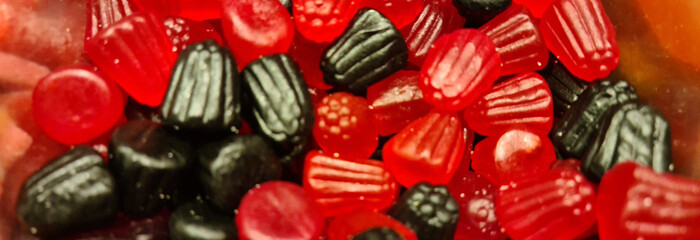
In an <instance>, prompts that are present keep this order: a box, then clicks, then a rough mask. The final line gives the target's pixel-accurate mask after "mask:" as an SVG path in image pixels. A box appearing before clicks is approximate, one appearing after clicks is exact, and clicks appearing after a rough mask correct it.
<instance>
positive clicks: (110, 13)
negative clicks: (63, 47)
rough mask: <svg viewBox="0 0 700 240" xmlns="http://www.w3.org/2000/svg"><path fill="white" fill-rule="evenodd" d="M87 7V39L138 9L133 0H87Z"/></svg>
mask: <svg viewBox="0 0 700 240" xmlns="http://www.w3.org/2000/svg"><path fill="white" fill-rule="evenodd" d="M86 8H87V19H86V23H85V24H86V25H85V41H88V40H90V39H91V38H92V37H93V36H95V35H96V34H97V32H99V31H100V30H102V29H105V28H107V27H109V25H111V24H112V23H115V22H117V21H119V20H121V19H122V18H124V17H126V16H129V15H131V14H132V13H133V12H135V11H136V5H134V4H133V3H132V1H131V0H87V7H86Z"/></svg>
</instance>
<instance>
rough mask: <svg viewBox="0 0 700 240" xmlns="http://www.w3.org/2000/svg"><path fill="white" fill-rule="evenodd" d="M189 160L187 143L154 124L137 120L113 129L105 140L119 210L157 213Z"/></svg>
mask: <svg viewBox="0 0 700 240" xmlns="http://www.w3.org/2000/svg"><path fill="white" fill-rule="evenodd" d="M190 161H191V160H190V145H189V144H188V143H186V142H184V141H182V140H180V139H178V138H176V137H175V136H173V135H172V134H170V133H168V132H167V131H166V130H165V128H163V127H162V125H160V124H158V123H154V122H151V121H146V120H138V121H131V122H128V123H126V124H124V125H122V126H120V127H119V128H117V129H116V130H115V131H114V134H113V135H112V139H111V141H110V143H109V168H110V170H112V173H114V176H115V178H116V180H117V186H118V189H119V193H120V197H121V200H122V202H121V208H122V210H123V212H124V213H126V214H129V215H134V216H137V217H149V216H153V215H155V214H157V213H158V212H159V211H160V209H161V208H162V207H163V206H165V204H167V203H168V202H169V200H170V198H171V197H172V195H173V194H174V193H176V192H177V190H178V188H179V187H180V186H181V182H182V181H183V180H184V179H183V178H184V176H186V170H187V169H188V167H189V165H190Z"/></svg>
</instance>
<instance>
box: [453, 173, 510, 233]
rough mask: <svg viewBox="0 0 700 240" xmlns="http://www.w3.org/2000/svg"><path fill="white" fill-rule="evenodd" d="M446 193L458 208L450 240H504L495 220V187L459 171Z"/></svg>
mask: <svg viewBox="0 0 700 240" xmlns="http://www.w3.org/2000/svg"><path fill="white" fill-rule="evenodd" d="M467 164H468V163H467ZM447 189H449V190H450V193H451V194H452V197H453V198H454V199H455V200H456V201H457V203H458V204H459V219H457V231H456V232H455V238H454V239H456V240H469V239H484V240H487V239H488V240H505V239H506V237H507V236H506V234H505V233H504V232H503V231H502V230H501V226H500V225H499V223H498V219H496V211H495V209H496V196H497V195H498V187H497V186H495V185H494V184H492V183H491V182H490V181H489V180H488V179H486V177H484V176H481V175H479V174H478V173H474V172H472V171H469V169H460V171H459V172H457V173H455V176H454V177H453V178H452V180H451V181H450V183H449V184H447Z"/></svg>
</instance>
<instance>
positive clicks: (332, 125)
mask: <svg viewBox="0 0 700 240" xmlns="http://www.w3.org/2000/svg"><path fill="white" fill-rule="evenodd" d="M313 134H314V138H315V139H316V142H317V143H318V145H320V146H321V148H322V149H323V151H324V152H326V153H328V154H331V155H334V156H338V157H341V158H348V159H353V158H360V159H366V158H369V156H371V155H372V153H373V152H374V150H375V149H376V148H377V144H378V141H379V137H378V134H377V129H376V127H375V126H374V119H373V116H372V113H371V112H370V110H369V105H368V104H367V100H365V99H364V98H362V97H356V96H353V95H352V94H349V93H344V92H338V93H334V94H331V95H329V96H327V97H325V98H323V100H321V103H320V104H318V106H316V124H315V125H314V130H313Z"/></svg>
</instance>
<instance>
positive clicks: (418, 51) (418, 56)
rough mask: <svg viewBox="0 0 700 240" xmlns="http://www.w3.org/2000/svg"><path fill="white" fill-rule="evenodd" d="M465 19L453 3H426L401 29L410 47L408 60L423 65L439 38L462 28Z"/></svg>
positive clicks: (418, 65)
mask: <svg viewBox="0 0 700 240" xmlns="http://www.w3.org/2000/svg"><path fill="white" fill-rule="evenodd" d="M464 21H465V19H464V17H462V16H460V15H459V12H457V9H456V8H455V7H454V6H452V5H451V4H449V5H448V4H441V3H427V4H425V6H424V7H423V11H421V12H420V14H418V17H416V20H415V21H414V22H413V23H411V24H409V25H408V26H406V27H405V28H403V29H401V35H403V37H404V38H405V39H406V46H407V47H408V62H409V63H411V64H413V65H415V66H417V67H421V66H423V62H424V61H425V57H426V56H427V55H428V52H430V47H431V46H433V44H434V43H435V42H436V41H437V40H438V38H439V37H440V36H442V35H445V34H448V33H451V32H452V31H454V30H457V29H460V28H462V26H464Z"/></svg>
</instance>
